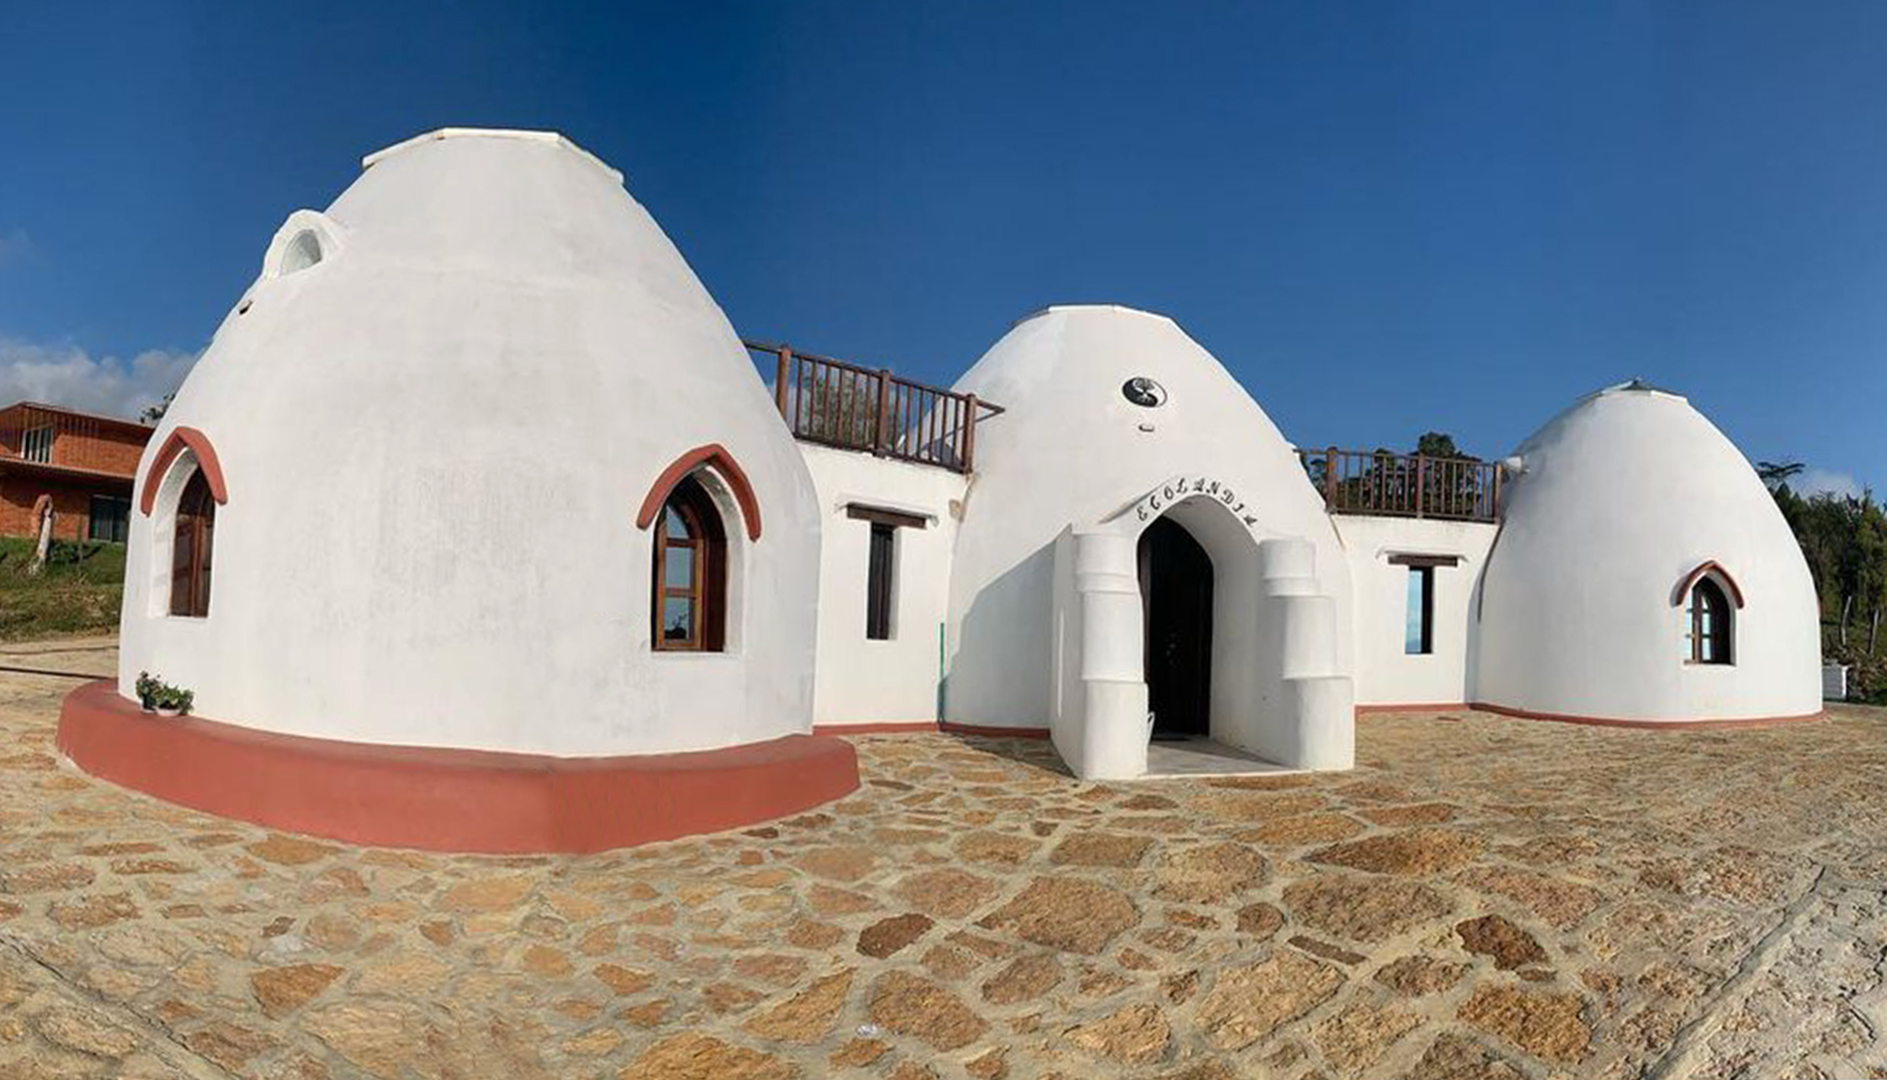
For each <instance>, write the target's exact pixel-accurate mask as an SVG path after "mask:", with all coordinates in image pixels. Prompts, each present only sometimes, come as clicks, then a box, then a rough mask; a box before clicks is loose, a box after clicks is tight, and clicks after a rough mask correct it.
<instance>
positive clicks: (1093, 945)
mask: <svg viewBox="0 0 1887 1080" xmlns="http://www.w3.org/2000/svg"><path fill="white" fill-rule="evenodd" d="M0 664H12V665H24V666H44V667H52V668H64V669H74V668H75V666H79V665H82V666H83V669H86V670H96V671H100V672H103V671H107V670H109V669H110V667H111V664H112V653H111V651H110V649H109V647H108V643H103V644H101V643H74V644H67V645H59V646H41V647H37V648H21V647H11V648H8V649H6V650H0ZM71 685H72V683H71V681H70V680H60V679H53V678H44V677H37V676H24V675H4V676H0V1077H7V1078H12V1077H39V1076H58V1077H67V1076H113V1077H120V1076H122V1077H180V1076H182V1077H221V1076H228V1075H240V1076H255V1077H283V1078H287V1077H296V1078H318V1077H353V1076H377V1077H485V1076H490V1077H540V1076H557V1077H562V1076H576V1077H621V1078H624V1080H653V1078H662V1080H672V1078H701V1080H706V1078H715V1080H723V1078H746V1080H784V1078H788V1077H794V1076H802V1077H809V1078H810V1077H822V1076H837V1077H878V1078H896V1080H919V1078H924V1077H931V1076H936V1077H947V1078H961V1077H965V1076H969V1077H975V1078H979V1080H993V1078H1000V1077H1013V1078H1032V1077H1041V1076H1050V1075H1055V1074H1060V1075H1061V1076H1063V1077H1066V1078H1068V1080H1074V1078H1077V1077H1080V1078H1086V1077H1094V1076H1131V1077H1147V1078H1155V1080H1165V1078H1180V1077H1184V1078H1187V1080H1222V1078H1230V1077H1244V1076H1252V1077H1279V1078H1289V1080H1296V1078H1303V1077H1313V1076H1320V1077H1332V1078H1335V1077H1365V1078H1386V1077H1416V1078H1425V1080H1443V1078H1448V1080H1466V1078H1496V1077H1536V1078H1539V1077H1570V1076H1602V1077H1627V1076H1641V1075H1651V1076H1660V1077H1663V1076H1672V1077H1681V1076H1699V1077H1702V1076H1710V1077H1716V1076H1750V1077H1780V1076H1793V1077H1803V1076H1835V1075H1841V1076H1856V1075H1862V1076H1866V1075H1871V1076H1887V1044H1883V1041H1882V1033H1883V1031H1887V986H1884V980H1887V944H1884V943H1887V902H1884V890H1887V814H1884V813H1883V811H1884V810H1887V718H1884V717H1883V714H1880V713H1876V712H1873V711H1866V710H1842V711H1841V712H1840V714H1839V715H1838V716H1837V717H1836V718H1834V719H1831V720H1829V721H1826V722H1822V723H1817V724H1809V725H1800V726H1796V727H1790V728H1782V729H1772V730H1763V731H1745V732H1733V733H1726V732H1691V733H1673V734H1664V733H1649V734H1648V733H1643V732H1632V731H1609V730H1600V729H1590V728H1579V727H1569V726H1563V725H1557V724H1541V723H1529V722H1523V721H1513V720H1505V719H1499V718H1495V717H1490V716H1483V715H1478V714H1463V715H1461V716H1459V717H1455V718H1449V719H1439V720H1438V719H1435V718H1432V717H1372V718H1368V719H1366V720H1365V721H1364V722H1363V724H1362V725H1361V727H1360V734H1359V740H1360V754H1359V756H1360V759H1361V762H1362V764H1361V766H1360V767H1359V768H1358V769H1357V770H1356V771H1355V772H1352V773H1348V774H1343V775H1322V776H1314V777H1297V776H1285V777H1248V778H1212V779H1189V780H1174V781H1157V782H1148V783H1141V784H1083V783H1078V782H1076V781H1074V780H1072V779H1071V778H1069V777H1068V776H1066V775H1065V774H1063V773H1061V772H1060V771H1058V769H1057V767H1056V765H1055V762H1054V760H1053V758H1052V757H1051V756H1050V754H1049V752H1048V749H1047V747H1046V746H1044V745H1042V744H1040V743H1029V742H1022V741H992V740H981V739H969V740H962V739H956V738H950V737H945V736H882V737H868V738H861V739H859V740H858V745H859V748H860V751H861V756H862V759H863V764H864V768H865V775H866V785H865V787H864V788H863V790H861V791H860V792H859V793H857V794H856V795H854V796H852V797H849V798H847V799H845V800H843V801H841V802H839V803H836V804H834V805H831V806H828V807H825V808H823V809H822V810H820V811H819V812H816V813H811V814H807V815H804V816H802V817H799V818H796V819H793V820H791V821H784V822H779V823H777V824H774V825H770V826H767V827H763V828H756V829H751V830H748V831H746V832H741V833H734V834H725V835H719V836H713V837H705V838H699V839H695V840H690V841H682V842H676V843H670V844H662V845H657V846H653V847H648V848H643V849H636V850H631V851H626V852H620V853H615V854H609V855H603V856H592V857H584V858H476V857H442V856H437V855H428V854H416V853H410V852H401V851H384V850H361V849H353V848H349V847H346V846H343V845H339V844H333V843H326V842H317V841H314V840H310V839H306V838H301V837H293V836H284V835H279V834H272V833H270V832H269V831H267V830H264V829H259V828H255V827H251V826H248V825H242V824H234V823H230V822H227V821H221V820H217V819H214V818H210V817H206V816H204V815H201V814H196V813H192V812H187V811H183V810H179V809H176V808H174V807H169V806H166V805H163V804H160V803H157V802H155V801H153V800H150V799H146V798H143V797H141V796H138V795H133V794H129V793H126V792H123V791H119V790H117V789H115V788H113V787H111V786H109V785H106V784H103V783H100V782H97V781H94V780H92V779H90V778H88V777H85V776H83V775H81V774H78V773H75V772H74V771H73V770H72V769H71V768H70V767H69V766H66V765H64V764H62V763H61V762H60V761H59V760H58V758H57V756H56V754H55V753H54V751H53V747H52V738H53V726H54V722H55V719H56V714H57V701H58V698H59V695H60V694H61V693H62V692H63V690H64V689H66V688H68V687H70V686H71Z"/></svg>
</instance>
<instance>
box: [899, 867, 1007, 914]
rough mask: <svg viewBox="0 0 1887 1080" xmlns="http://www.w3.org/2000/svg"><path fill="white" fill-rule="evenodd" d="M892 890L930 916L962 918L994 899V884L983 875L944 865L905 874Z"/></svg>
mask: <svg viewBox="0 0 1887 1080" xmlns="http://www.w3.org/2000/svg"><path fill="white" fill-rule="evenodd" d="M892 892H893V893H894V894H895V895H896V896H897V898H898V899H900V900H902V901H904V902H905V903H906V904H907V905H909V906H910V907H911V908H913V909H914V910H917V911H921V912H923V913H924V914H926V915H929V916H931V917H933V918H939V919H961V918H963V917H965V916H967V915H969V914H970V913H971V912H972V911H975V910H976V909H977V908H979V907H982V906H983V905H984V904H986V903H988V902H989V901H990V900H992V899H994V898H995V896H996V892H997V885H996V883H995V882H993V881H991V880H989V879H988V878H986V877H979V876H977V875H976V874H972V873H969V872H968V871H964V870H958V869H955V868H950V867H946V868H943V869H938V870H923V871H919V872H918V873H915V874H910V875H907V876H906V877H905V878H904V880H902V881H900V882H898V884H897V888H895V889H893V890H892Z"/></svg>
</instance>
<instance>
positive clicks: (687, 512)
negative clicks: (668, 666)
mask: <svg viewBox="0 0 1887 1080" xmlns="http://www.w3.org/2000/svg"><path fill="white" fill-rule="evenodd" d="M652 594H653V597H654V612H653V618H654V626H653V641H654V643H655V648H656V649H658V650H662V651H673V652H720V651H721V649H722V646H723V643H724V642H725V640H726V632H727V534H726V533H725V532H724V531H723V530H722V527H721V512H720V509H719V508H718V507H716V506H715V505H714V499H713V498H712V497H711V496H709V494H708V493H707V489H705V488H703V487H702V486H701V482H700V481H699V480H696V479H695V478H694V477H692V476H690V477H685V478H683V479H682V481H681V482H680V483H678V484H676V485H675V487H674V490H672V491H670V492H669V495H668V500H667V501H666V502H665V503H663V504H662V516H661V522H660V525H659V527H658V528H657V529H656V531H655V568H654V588H653V589H652Z"/></svg>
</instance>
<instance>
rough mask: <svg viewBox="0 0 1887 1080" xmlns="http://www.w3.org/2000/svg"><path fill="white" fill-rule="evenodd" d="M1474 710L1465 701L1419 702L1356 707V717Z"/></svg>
mask: <svg viewBox="0 0 1887 1080" xmlns="http://www.w3.org/2000/svg"><path fill="white" fill-rule="evenodd" d="M1472 708H1474V706H1472V705H1469V704H1468V703H1467V702H1465V701H1453V702H1447V701H1444V702H1417V703H1411V704H1407V705H1358V706H1357V707H1356V715H1358V716H1369V715H1372V714H1374V713H1431V712H1458V711H1460V710H1462V709H1472Z"/></svg>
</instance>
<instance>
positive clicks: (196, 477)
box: [170, 470, 216, 619]
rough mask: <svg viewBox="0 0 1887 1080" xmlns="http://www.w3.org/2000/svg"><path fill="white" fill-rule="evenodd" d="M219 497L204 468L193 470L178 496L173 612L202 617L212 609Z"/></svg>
mask: <svg viewBox="0 0 1887 1080" xmlns="http://www.w3.org/2000/svg"><path fill="white" fill-rule="evenodd" d="M215 538H216V500H215V499H213V498H211V497H210V484H209V481H207V480H205V479H203V472H202V470H197V471H195V472H192V473H191V474H190V480H189V482H188V483H186V484H184V486H183V495H182V497H181V498H179V499H178V500H177V529H176V532H175V534H174V535H173V538H172V539H173V542H172V544H171V549H170V613H171V614H172V615H184V616H188V617H191V618H197V619H201V618H204V617H206V616H208V615H209V613H210V555H211V552H212V551H214V549H215V547H216V544H215Z"/></svg>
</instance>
